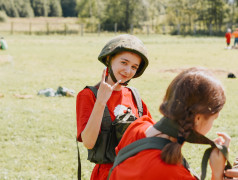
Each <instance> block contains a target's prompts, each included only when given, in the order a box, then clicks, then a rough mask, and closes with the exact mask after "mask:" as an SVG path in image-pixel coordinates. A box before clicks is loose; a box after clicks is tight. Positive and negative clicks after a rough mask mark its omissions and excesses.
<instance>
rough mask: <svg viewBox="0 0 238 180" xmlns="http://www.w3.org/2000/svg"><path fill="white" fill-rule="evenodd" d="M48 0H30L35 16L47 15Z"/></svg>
mask: <svg viewBox="0 0 238 180" xmlns="http://www.w3.org/2000/svg"><path fill="white" fill-rule="evenodd" d="M48 3H49V2H48V1H47V0H31V6H32V8H33V11H34V14H35V16H48V12H49V4H48Z"/></svg>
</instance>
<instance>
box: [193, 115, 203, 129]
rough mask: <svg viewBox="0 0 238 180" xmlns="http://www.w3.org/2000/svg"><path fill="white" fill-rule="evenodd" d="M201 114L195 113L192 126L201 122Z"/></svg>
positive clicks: (196, 125)
mask: <svg viewBox="0 0 238 180" xmlns="http://www.w3.org/2000/svg"><path fill="white" fill-rule="evenodd" d="M201 116H202V115H201V114H196V115H195V118H194V127H195V128H196V127H199V126H200V124H201V122H202V118H201Z"/></svg>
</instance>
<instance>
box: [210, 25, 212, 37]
mask: <svg viewBox="0 0 238 180" xmlns="http://www.w3.org/2000/svg"><path fill="white" fill-rule="evenodd" d="M209 35H210V36H211V35H212V24H210V26H209Z"/></svg>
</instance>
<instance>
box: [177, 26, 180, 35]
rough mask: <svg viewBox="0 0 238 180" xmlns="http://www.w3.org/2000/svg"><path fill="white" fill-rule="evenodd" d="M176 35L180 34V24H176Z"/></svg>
mask: <svg viewBox="0 0 238 180" xmlns="http://www.w3.org/2000/svg"><path fill="white" fill-rule="evenodd" d="M177 31H178V32H177V35H180V24H178V26H177Z"/></svg>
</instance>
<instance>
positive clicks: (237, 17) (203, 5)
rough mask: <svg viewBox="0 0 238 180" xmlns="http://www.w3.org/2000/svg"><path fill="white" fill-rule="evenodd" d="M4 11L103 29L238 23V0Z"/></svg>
mask: <svg viewBox="0 0 238 180" xmlns="http://www.w3.org/2000/svg"><path fill="white" fill-rule="evenodd" d="M0 11H3V12H5V13H6V15H7V16H9V17H37V16H45V17H79V22H81V23H85V24H100V28H101V29H102V30H107V31H113V30H114V29H115V24H116V25H117V30H119V31H128V30H129V29H131V26H132V25H133V27H134V28H141V27H142V26H144V25H146V24H150V25H152V26H154V29H155V30H156V28H159V25H161V24H166V25H169V26H174V27H176V26H177V28H175V29H174V33H176V31H180V32H182V31H186V32H192V31H194V30H196V25H198V26H199V27H201V28H200V31H203V30H204V31H207V30H208V29H211V27H212V28H213V30H215V31H217V32H219V31H222V28H223V29H224V24H226V26H227V27H231V28H232V26H234V25H235V24H238V0H7V1H6V0H0Z"/></svg>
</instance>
